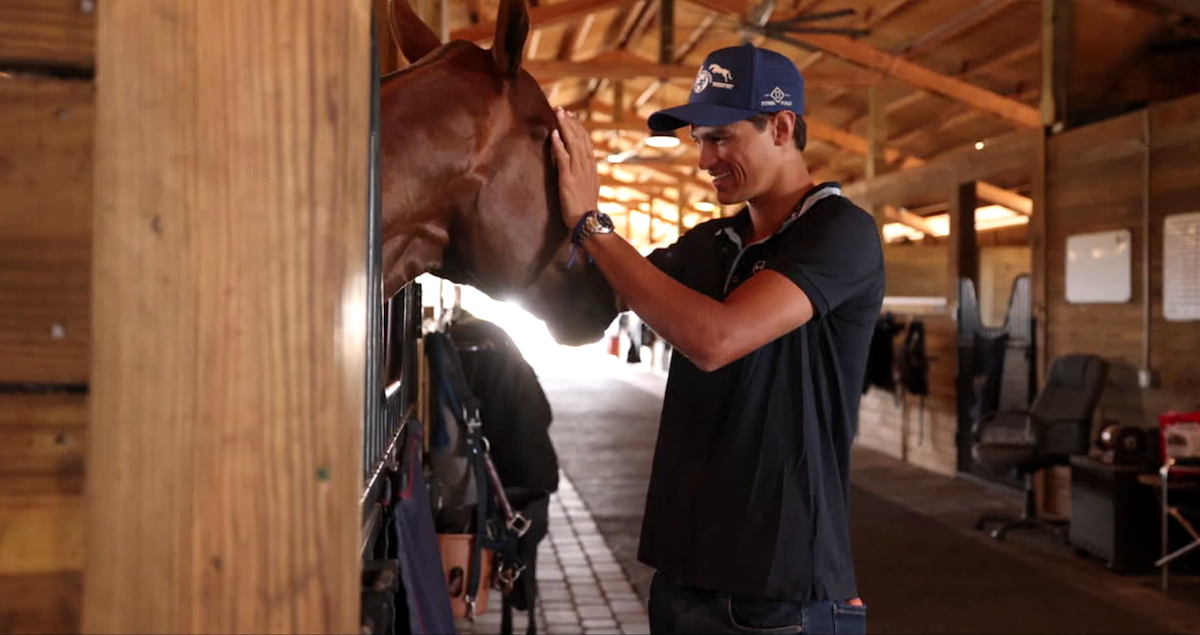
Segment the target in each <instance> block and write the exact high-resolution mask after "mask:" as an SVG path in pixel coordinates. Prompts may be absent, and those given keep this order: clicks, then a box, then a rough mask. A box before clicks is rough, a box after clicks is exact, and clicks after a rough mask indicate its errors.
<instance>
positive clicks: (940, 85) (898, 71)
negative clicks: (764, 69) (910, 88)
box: [799, 33, 1041, 128]
mask: <svg viewBox="0 0 1200 635" xmlns="http://www.w3.org/2000/svg"><path fill="white" fill-rule="evenodd" d="M799 39H800V40H801V41H804V42H807V43H809V44H811V45H813V46H815V47H817V48H819V49H822V50H824V51H828V52H830V53H833V54H834V55H837V56H838V57H841V58H843V59H846V60H848V61H851V62H854V63H856V64H859V65H861V66H864V67H866V68H871V69H875V70H877V71H880V72H883V73H884V74H886V75H890V76H892V77H896V78H897V79H902V80H904V81H906V82H908V83H910V84H912V85H914V86H917V87H919V88H924V89H926V90H928V91H930V92H934V93H938V94H941V95H945V96H946V97H949V98H951V99H954V100H956V101H961V102H963V103H965V104H967V105H969V106H971V107H973V108H976V109H978V110H982V111H985V112H989V113H992V114H994V115H996V116H997V117H1000V118H1001V119H1004V120H1006V121H1009V122H1011V123H1013V124H1015V125H1017V126H1019V127H1022V128H1036V127H1038V126H1039V125H1040V123H1041V117H1040V116H1039V114H1038V111H1037V110H1036V109H1035V108H1032V107H1030V106H1026V105H1025V104H1023V103H1021V102H1019V101H1016V100H1014V99H1009V98H1007V97H1001V96H1000V95H997V94H996V93H993V92H991V91H989V90H985V89H983V88H980V87H978V86H976V85H974V84H969V83H967V82H964V81H962V80H959V79H955V78H953V77H950V76H948V75H943V74H941V73H938V72H936V71H932V70H930V69H928V68H925V67H924V66H920V65H918V64H914V63H912V62H909V61H907V60H904V59H902V58H899V57H896V56H894V55H890V54H888V53H884V52H883V51H880V50H878V49H875V48H873V47H871V46H869V45H867V44H864V43H862V42H860V41H858V40H852V39H850V38H848V37H845V36H840V35H825V34H817V33H805V34H803V35H802V37H799Z"/></svg>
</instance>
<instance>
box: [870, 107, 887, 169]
mask: <svg viewBox="0 0 1200 635" xmlns="http://www.w3.org/2000/svg"><path fill="white" fill-rule="evenodd" d="M867 113H868V115H867V117H868V120H867V164H866V177H867V178H868V179H873V178H875V177H877V176H880V175H881V174H883V169H884V165H883V164H884V148H885V146H886V143H887V116H886V113H884V111H883V98H882V95H880V91H879V85H878V84H872V85H871V86H870V87H868V88H867Z"/></svg>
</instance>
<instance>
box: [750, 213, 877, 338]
mask: <svg viewBox="0 0 1200 635" xmlns="http://www.w3.org/2000/svg"><path fill="white" fill-rule="evenodd" d="M831 202H832V201H831ZM781 240H782V241H783V243H782V244H781V246H780V248H779V249H778V251H777V252H776V254H775V256H774V257H772V258H771V259H770V260H769V261H767V264H766V268H767V269H771V270H773V271H777V272H779V273H781V274H783V275H785V276H787V277H788V278H789V279H790V280H791V281H792V282H794V283H796V286H798V287H800V289H801V290H802V291H804V293H805V295H807V296H808V299H809V301H810V302H812V305H813V310H814V313H815V316H816V317H820V316H823V315H826V314H827V313H830V312H831V311H835V310H836V309H837V308H838V307H839V306H841V305H842V303H844V302H846V301H848V300H851V299H854V298H855V297H857V296H859V295H861V294H863V293H865V292H867V291H869V290H873V289H875V288H876V287H877V286H879V285H880V284H881V280H882V276H883V248H882V245H881V244H880V238H879V230H878V229H877V228H876V226H875V220H874V219H873V218H871V215H870V214H867V213H866V212H865V211H864V210H862V209H861V208H859V207H857V206H855V205H852V204H844V203H843V204H840V205H838V204H835V205H820V206H814V207H813V209H810V210H809V211H808V213H807V214H805V215H804V216H802V217H800V219H798V220H797V221H796V223H795V225H794V226H792V227H790V228H789V229H788V230H787V235H786V236H783V237H781Z"/></svg>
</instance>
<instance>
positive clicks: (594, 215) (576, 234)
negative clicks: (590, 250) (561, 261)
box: [567, 209, 616, 267]
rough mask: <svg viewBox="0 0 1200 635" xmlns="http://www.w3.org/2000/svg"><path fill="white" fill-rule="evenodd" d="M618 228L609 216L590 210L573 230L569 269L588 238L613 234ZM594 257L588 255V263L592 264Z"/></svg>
mask: <svg viewBox="0 0 1200 635" xmlns="http://www.w3.org/2000/svg"><path fill="white" fill-rule="evenodd" d="M615 229H616V226H615V225H614V224H613V222H612V219H611V218H609V216H608V214H605V213H604V212H601V211H597V210H594V209H593V210H588V211H587V212H586V213H584V215H583V216H581V217H580V218H579V221H578V222H576V223H575V227H573V228H572V229H571V258H570V260H568V261H567V267H570V266H571V265H572V264H574V262H575V254H576V253H577V252H578V251H579V250H580V249H583V243H584V241H586V240H587V239H588V238H591V237H592V236H593V235H595V234H611V233H612V232H613V230H615ZM591 260H592V257H591V255H590V254H589V255H588V262H591Z"/></svg>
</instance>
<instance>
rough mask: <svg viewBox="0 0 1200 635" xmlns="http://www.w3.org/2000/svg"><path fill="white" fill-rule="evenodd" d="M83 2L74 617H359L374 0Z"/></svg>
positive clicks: (146, 626) (213, 629) (161, 622)
mask: <svg viewBox="0 0 1200 635" xmlns="http://www.w3.org/2000/svg"><path fill="white" fill-rule="evenodd" d="M98 8H99V12H100V16H99V29H98V54H97V60H98V63H99V67H98V70H97V77H98V78H101V82H102V86H103V88H102V89H101V90H99V91H98V93H97V106H96V152H95V156H96V170H95V172H96V178H95V198H96V201H95V212H94V213H95V238H94V265H93V267H94V274H93V278H92V282H93V289H94V293H93V296H92V297H93V302H92V310H93V333H94V335H93V345H92V372H91V376H92V385H91V394H90V402H91V403H90V407H91V424H90V425H91V427H90V429H89V439H88V443H89V448H88V450H89V451H88V470H87V485H86V488H87V489H86V491H87V498H88V521H87V557H86V569H85V582H84V585H83V593H84V607H83V632H86V633H147V632H155V633H217V632H220V633H282V632H287V633H301V632H303V633H350V632H357V631H359V630H360V626H359V602H360V588H359V587H360V581H359V568H360V567H359V562H360V561H359V553H358V547H359V532H360V528H361V522H362V518H361V515H360V510H359V503H358V499H359V495H360V494H361V488H362V480H361V479H362V466H361V462H362V457H361V452H362V448H361V443H362V441H361V438H362V423H363V402H364V393H363V390H364V387H363V385H364V380H363V378H364V376H365V374H366V373H365V359H364V358H365V350H366V345H367V343H366V323H367V313H366V309H367V307H366V297H367V283H366V280H367V270H366V267H367V258H366V253H367V187H368V136H369V135H368V130H369V121H370V94H371V87H370V79H369V78H370V72H369V69H370V63H371V62H370V60H371V55H372V53H373V51H372V50H371V45H370V28H371V6H370V3H362V2H343V1H342V0H254V1H253V2H241V1H236V0H223V1H216V0H192V1H190V2H187V1H176V2H165V1H158V2H152V1H148V0H108V1H105V2H100V3H98Z"/></svg>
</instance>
